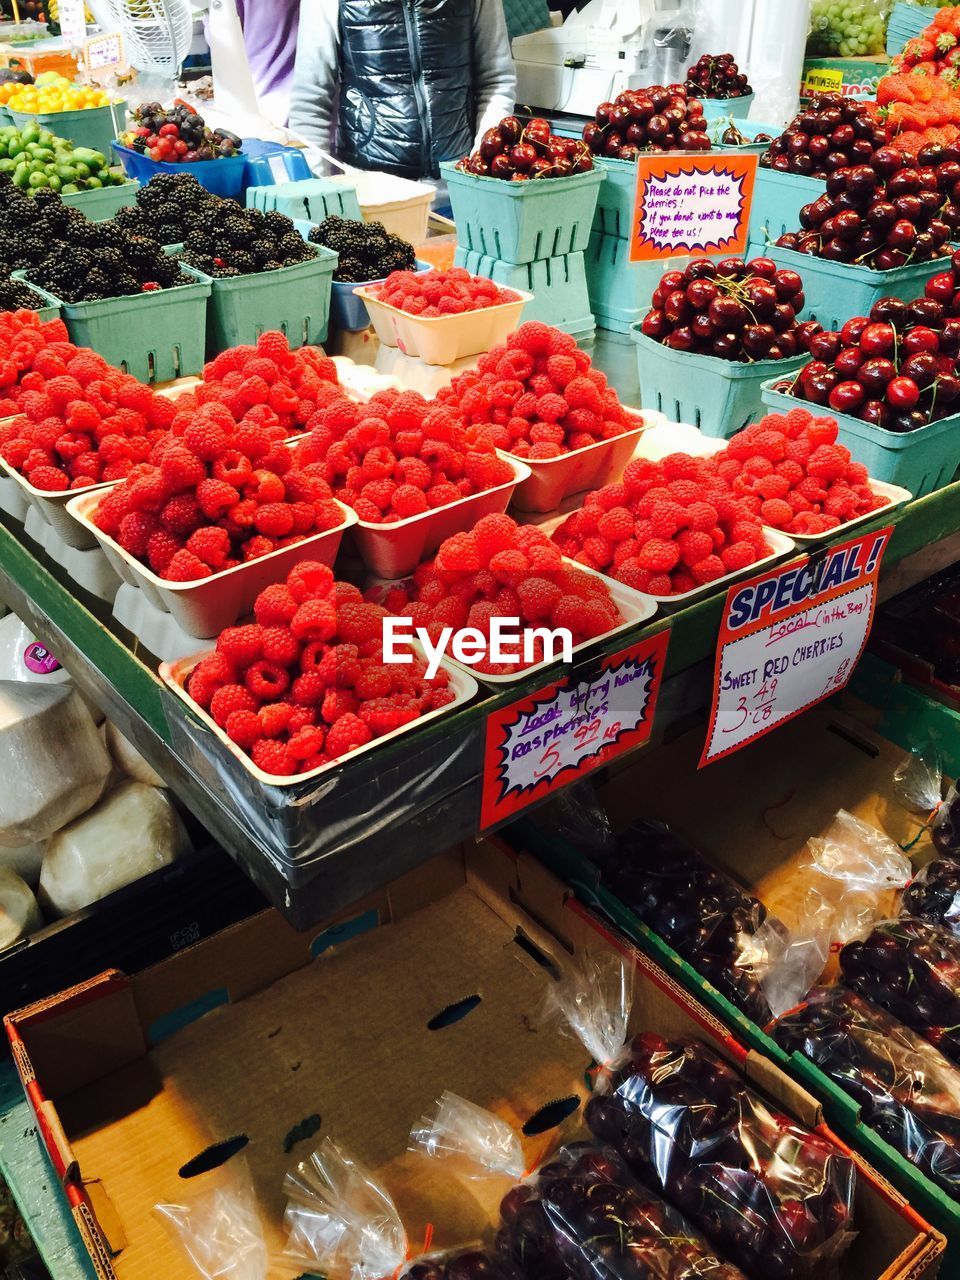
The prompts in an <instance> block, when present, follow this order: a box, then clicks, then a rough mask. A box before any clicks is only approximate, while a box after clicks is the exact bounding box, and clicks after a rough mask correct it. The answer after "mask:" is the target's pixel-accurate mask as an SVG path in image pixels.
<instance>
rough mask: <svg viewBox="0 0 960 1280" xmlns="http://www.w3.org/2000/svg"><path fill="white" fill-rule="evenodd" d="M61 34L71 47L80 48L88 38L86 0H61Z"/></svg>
mask: <svg viewBox="0 0 960 1280" xmlns="http://www.w3.org/2000/svg"><path fill="white" fill-rule="evenodd" d="M59 22H60V34H61V36H62V37H63V40H64V43H65V44H66V45H67V47H68V48H70V49H79V48H80V46H81V45H82V44H83V42H84V40H85V39H86V38H87V22H86V18H85V16H84V0H60V8H59Z"/></svg>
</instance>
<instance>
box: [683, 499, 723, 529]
mask: <svg viewBox="0 0 960 1280" xmlns="http://www.w3.org/2000/svg"><path fill="white" fill-rule="evenodd" d="M686 520H687V524H688V525H689V527H690V528H691V529H697V530H699V531H701V532H709V531H710V530H711V529H712V528H713V527H714V526H715V525H716V523H717V511H716V508H715V507H712V506H711V505H710V504H709V503H708V502H694V503H691V505H690V506H689V507H687V509H686Z"/></svg>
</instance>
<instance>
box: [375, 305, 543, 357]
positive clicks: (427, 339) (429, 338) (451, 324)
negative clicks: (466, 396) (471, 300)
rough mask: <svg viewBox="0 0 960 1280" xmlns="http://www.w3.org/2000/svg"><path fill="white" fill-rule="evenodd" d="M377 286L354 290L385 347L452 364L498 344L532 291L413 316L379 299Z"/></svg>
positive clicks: (514, 324) (516, 322)
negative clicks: (469, 308) (456, 309)
mask: <svg viewBox="0 0 960 1280" xmlns="http://www.w3.org/2000/svg"><path fill="white" fill-rule="evenodd" d="M378 292H379V291H378V290H377V289H376V288H374V289H370V288H368V287H366V286H364V287H360V288H357V289H355V290H354V296H355V297H357V298H359V299H360V300H361V301H362V302H363V303H364V304H365V305H366V308H367V310H368V311H369V313H370V319H371V321H372V323H373V327H374V329H375V330H376V333H377V337H378V338H379V339H380V341H381V342H382V343H383V344H384V346H387V347H399V348H400V350H401V351H402V352H404V354H405V355H408V356H417V357H418V359H420V360H422V361H423V362H424V364H443V365H446V364H454V363H455V362H456V361H457V360H463V359H465V358H466V357H467V356H478V355H480V354H482V353H483V352H484V351H489V350H491V348H493V347H496V346H499V345H500V344H501V343H502V342H504V341H506V339H507V337H508V336H509V335H510V334H511V333H513V331H514V330H515V329H516V328H517V326H518V325H519V324H520V317H521V314H522V312H523V308H524V307H525V306H526V305H527V303H528V302H532V301H533V294H532V293H524V292H523V291H522V290H521V289H511V292H512V293H515V294H516V295H517V300H516V301H515V302H504V303H501V304H500V305H499V306H495V307H484V308H482V309H480V310H477V311H464V312H462V313H461V314H460V315H450V316H432V317H430V316H415V315H411V314H409V313H408V312H406V311H401V310H400V309H399V308H398V307H392V306H390V304H389V303H387V302H382V301H381V300H380V298H379V297H378V296H377V295H378Z"/></svg>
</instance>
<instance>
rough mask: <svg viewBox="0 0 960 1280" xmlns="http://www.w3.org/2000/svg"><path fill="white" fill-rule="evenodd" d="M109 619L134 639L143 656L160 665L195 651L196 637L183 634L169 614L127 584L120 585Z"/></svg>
mask: <svg viewBox="0 0 960 1280" xmlns="http://www.w3.org/2000/svg"><path fill="white" fill-rule="evenodd" d="M113 616H114V618H115V619H116V620H117V622H118V623H119V624H120V626H121V627H123V628H124V629H125V630H127V631H129V632H130V633H131V634H132V635H134V636H136V638H137V640H138V641H139V642H140V645H141V646H142V647H143V648H144V649H145V650H146V652H147V653H152V654H153V655H154V657H156V658H159V659H160V660H161V661H162V662H174V661H175V660H176V659H177V658H185V657H186V656H187V654H190V653H196V651H197V637H196V636H192V635H190V633H189V632H188V631H184V629H183V627H181V626H179V625H178V623H177V621H176V619H175V618H174V616H173V614H171V613H167V611H166V609H158V608H157V606H156V605H154V604H151V603H150V601H149V600H148V599H147V597H146V596H145V595H144V593H143V592H142V591H141V590H140V588H139V587H137V586H134V585H133V583H131V582H121V584H120V590H119V591H118V592H117V594H116V598H115V599H114V602H113Z"/></svg>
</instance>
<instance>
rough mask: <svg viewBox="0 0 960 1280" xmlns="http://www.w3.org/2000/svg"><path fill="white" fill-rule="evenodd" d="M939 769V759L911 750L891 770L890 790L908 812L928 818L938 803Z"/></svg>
mask: <svg viewBox="0 0 960 1280" xmlns="http://www.w3.org/2000/svg"><path fill="white" fill-rule="evenodd" d="M942 787H943V770H942V768H941V765H940V758H939V756H937V755H935V754H931V753H925V752H920V751H911V752H910V753H909V754H908V755H906V756H904V758H903V760H901V762H900V763H899V764H898V765H897V767H896V769H894V771H893V790H894V794H895V795H896V797H897V799H898V800H899V801H900V803H901V804H902V805H903V807H904V808H905V809H909V811H910V812H911V813H918V814H922V815H923V816H924V817H929V815H930V814H931V813H933V812H934V810H935V809H937V808H938V806H939V804H940V792H941V790H942Z"/></svg>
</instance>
